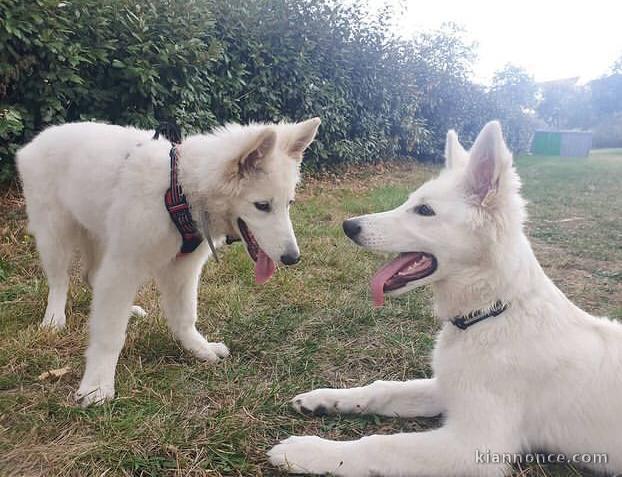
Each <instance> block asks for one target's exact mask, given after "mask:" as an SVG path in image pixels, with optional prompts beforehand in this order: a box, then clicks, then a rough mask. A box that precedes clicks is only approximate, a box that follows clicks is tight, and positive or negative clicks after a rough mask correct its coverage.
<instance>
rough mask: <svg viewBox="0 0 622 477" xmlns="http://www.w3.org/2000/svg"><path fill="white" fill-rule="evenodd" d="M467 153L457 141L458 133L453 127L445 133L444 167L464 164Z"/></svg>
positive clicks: (450, 167)
mask: <svg viewBox="0 0 622 477" xmlns="http://www.w3.org/2000/svg"><path fill="white" fill-rule="evenodd" d="M468 158H469V156H468V153H467V152H466V151H465V150H464V148H463V147H462V144H460V141H458V134H456V131H454V130H453V129H450V130H449V132H448V133H447V139H446V141H445V167H447V169H453V168H454V167H458V166H464V165H465V164H466V163H467V160H468Z"/></svg>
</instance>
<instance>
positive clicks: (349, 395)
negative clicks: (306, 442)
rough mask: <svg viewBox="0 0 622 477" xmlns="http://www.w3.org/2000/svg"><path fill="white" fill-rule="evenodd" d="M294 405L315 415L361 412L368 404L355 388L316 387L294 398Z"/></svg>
mask: <svg viewBox="0 0 622 477" xmlns="http://www.w3.org/2000/svg"><path fill="white" fill-rule="evenodd" d="M292 407H293V408H294V409H295V410H296V411H298V412H300V413H302V414H307V415H313V416H324V415H326V414H338V413H343V414H361V413H363V412H364V410H365V408H366V405H365V403H363V402H362V401H361V400H360V397H359V396H358V394H357V393H356V392H355V390H353V389H316V390H315V391H309V392H307V393H303V394H299V395H298V396H296V397H295V398H294V399H292Z"/></svg>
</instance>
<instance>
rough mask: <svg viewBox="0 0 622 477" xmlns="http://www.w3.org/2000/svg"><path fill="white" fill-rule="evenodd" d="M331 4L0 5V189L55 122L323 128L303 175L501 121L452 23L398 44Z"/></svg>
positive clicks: (259, 0) (424, 146) (385, 19)
mask: <svg viewBox="0 0 622 477" xmlns="http://www.w3.org/2000/svg"><path fill="white" fill-rule="evenodd" d="M368 11H369V10H368V8H367V7H366V6H365V4H364V3H363V2H357V1H354V2H347V5H345V4H341V3H339V2H335V1H333V0H189V1H181V0H149V1H142V2H137V1H134V0H132V1H130V0H64V1H59V0H54V1H52V0H0V180H3V179H7V178H10V177H12V175H13V172H14V170H13V165H12V162H13V157H14V154H15V151H16V149H17V148H18V147H19V145H21V144H24V143H25V142H27V141H28V140H30V139H31V138H32V137H33V136H34V135H35V134H36V133H37V132H39V131H40V130H41V129H43V128H45V127H46V126H48V125H50V124H57V123H62V122H66V121H80V120H101V121H108V122H111V123H116V124H131V125H136V126H139V127H146V128H150V127H153V126H154V125H155V124H156V123H157V122H158V121H159V120H171V119H173V120H175V121H177V122H179V123H180V124H181V126H182V128H183V129H184V130H185V132H186V133H188V132H192V131H208V130H209V129H210V128H212V127H214V126H215V125H217V124H222V123H224V122H227V121H241V122H249V121H280V120H283V119H285V120H300V119H303V118H307V117H310V116H314V115H318V116H321V117H322V119H323V124H322V127H321V128H320V134H319V137H318V140H317V141H316V142H315V143H314V145H313V147H312V148H311V149H310V151H309V155H308V160H307V161H305V162H306V164H307V166H309V167H314V168H324V167H331V166H334V165H335V164H341V163H364V162H374V161H377V160H379V159H391V158H396V157H400V156H403V155H410V156H412V155H416V156H418V157H420V158H436V157H438V156H439V154H440V153H441V151H442V142H443V139H444V135H445V133H446V130H447V128H449V127H453V128H456V129H458V130H459V131H460V132H461V133H463V134H464V135H465V136H466V137H467V138H469V137H472V136H473V135H474V134H475V132H476V131H477V129H479V127H480V126H481V125H482V124H483V122H484V121H486V120H487V119H490V118H491V117H494V116H495V115H494V111H493V110H491V108H490V104H489V103H490V102H489V101H488V99H487V96H486V92H485V91H484V90H482V89H481V88H478V87H476V86H474V85H473V84H471V83H470V82H469V79H468V78H469V65H470V62H471V60H472V57H473V47H472V46H471V45H468V44H466V43H465V42H464V41H463V40H462V37H461V32H460V31H459V30H458V29H456V28H455V27H453V26H448V27H445V28H444V29H442V30H440V31H438V32H434V33H428V34H424V35H419V36H418V37H417V38H416V39H415V40H414V41H403V40H399V39H397V38H395V37H393V36H392V35H391V34H390V33H389V32H391V31H392V28H391V22H392V21H393V13H392V12H391V11H390V10H388V9H384V10H381V11H380V12H379V13H378V14H376V15H372V16H370V15H369V13H368Z"/></svg>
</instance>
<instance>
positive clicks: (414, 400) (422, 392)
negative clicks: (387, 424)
mask: <svg viewBox="0 0 622 477" xmlns="http://www.w3.org/2000/svg"><path fill="white" fill-rule="evenodd" d="M292 406H293V407H294V409H296V410H297V411H298V412H302V413H303V414H315V415H322V414H335V413H345V414H379V415H382V416H399V417H432V416H437V415H439V414H442V413H443V411H444V410H445V409H444V405H443V401H442V399H441V395H440V392H439V389H438V384H437V382H436V379H414V380H412V381H375V382H373V383H372V384H369V385H367V386H362V387H358V388H349V389H316V390H314V391H310V392H307V393H304V394H299V395H298V396H296V397H295V398H294V399H292Z"/></svg>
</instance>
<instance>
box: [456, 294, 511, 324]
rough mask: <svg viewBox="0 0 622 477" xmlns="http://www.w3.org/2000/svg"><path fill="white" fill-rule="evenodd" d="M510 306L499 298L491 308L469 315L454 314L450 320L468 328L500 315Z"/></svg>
mask: <svg viewBox="0 0 622 477" xmlns="http://www.w3.org/2000/svg"><path fill="white" fill-rule="evenodd" d="M508 306H510V305H509V303H503V302H502V301H501V300H498V301H497V302H496V303H495V304H494V305H492V308H490V309H489V310H475V311H472V312H471V313H469V314H468V315H458V316H454V317H453V318H452V319H451V320H450V321H451V322H452V323H453V325H454V326H456V327H457V328H460V329H461V330H466V329H467V328H468V327H469V326H472V325H474V324H475V323H479V322H480V321H484V320H485V319H487V318H491V317H495V316H499V315H500V314H501V313H503V312H504V311H505V310H507V308H508Z"/></svg>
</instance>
